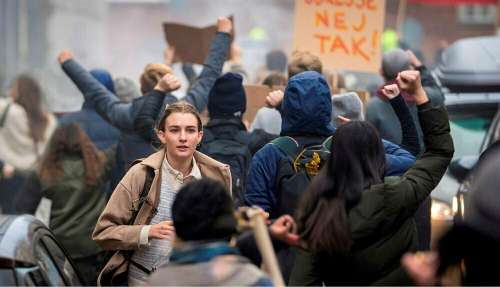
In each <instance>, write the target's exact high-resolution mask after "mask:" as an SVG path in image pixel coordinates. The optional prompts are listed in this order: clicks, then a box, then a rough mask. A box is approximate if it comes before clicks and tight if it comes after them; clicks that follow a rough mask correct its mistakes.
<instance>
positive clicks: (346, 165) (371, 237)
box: [290, 71, 454, 286]
mask: <svg viewBox="0 0 500 287" xmlns="http://www.w3.org/2000/svg"><path fill="white" fill-rule="evenodd" d="M397 85H398V86H399V87H401V89H404V90H405V91H406V92H408V93H409V94H411V95H413V96H414V99H415V103H416V104H417V107H418V111H419V120H420V124H421V126H422V130H423V133H424V140H425V151H424V153H423V154H422V156H421V157H420V158H419V159H418V160H417V161H416V163H415V164H414V165H413V166H412V167H411V168H410V169H409V170H408V171H407V172H406V173H405V174H404V175H403V176H402V177H400V178H399V177H398V178H394V177H392V178H391V177H387V176H386V175H387V173H386V172H384V170H385V168H384V166H385V165H386V164H387V162H386V156H385V155H384V148H383V144H382V140H381V137H380V135H379V134H378V132H377V130H376V128H375V127H374V126H373V125H372V124H370V123H368V122H361V121H353V122H350V123H347V124H345V125H343V126H341V127H340V128H339V129H338V130H337V131H336V132H335V137H334V141H333V144H332V147H331V156H330V159H329V161H328V164H327V166H326V167H325V168H324V169H323V170H322V171H321V172H320V174H319V175H318V176H317V177H315V178H314V180H313V181H312V182H311V184H310V185H309V187H308V189H307V190H306V191H305V192H304V196H303V198H302V199H301V202H300V206H299V208H298V212H297V214H296V219H297V226H298V228H297V230H298V234H299V235H300V238H301V240H302V242H303V244H302V245H303V246H305V247H306V248H305V249H306V250H305V251H300V252H299V253H298V254H297V258H296V261H295V266H294V268H293V271H292V276H291V278H290V285H298V286H305V285H307V286H318V285H320V286H321V285H325V286H331V285H358V286H359V285H361V286H366V285H382V286H392V285H411V284H413V283H412V282H411V281H409V278H408V275H407V274H406V273H405V272H404V270H403V268H402V267H401V264H400V259H401V256H402V255H403V254H405V253H406V252H408V251H414V250H416V248H417V243H418V237H417V230H416V224H415V221H414V219H413V217H414V214H415V212H416V211H417V208H418V207H419V205H420V204H421V203H422V201H424V200H425V198H426V197H427V196H428V195H429V194H430V192H431V191H432V190H433V189H434V188H435V187H436V185H437V184H438V183H439V181H440V180H441V178H442V176H443V175H444V173H445V172H446V169H447V167H448V165H449V163H450V160H451V158H452V156H453V152H454V147H453V140H452V138H451V136H450V126H449V122H448V115H447V112H446V109H445V108H444V107H434V106H433V105H432V104H431V103H430V101H429V98H428V97H427V94H426V92H425V91H424V89H423V88H422V84H421V81H420V74H419V72H418V71H403V72H401V73H400V75H399V76H398V77H397ZM384 89H385V87H384ZM394 90H395V89H392V91H394ZM388 94H389V93H387V94H386V95H388ZM390 94H391V96H390V98H392V97H393V96H396V95H397V94H398V93H395V92H392V93H390ZM398 97H401V96H398ZM431 284H432V283H431Z"/></svg>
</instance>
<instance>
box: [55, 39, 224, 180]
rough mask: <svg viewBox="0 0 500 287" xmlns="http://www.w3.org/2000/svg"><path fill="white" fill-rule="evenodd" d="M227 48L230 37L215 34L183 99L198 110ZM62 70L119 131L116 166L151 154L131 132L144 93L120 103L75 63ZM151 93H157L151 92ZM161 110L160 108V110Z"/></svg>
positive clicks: (148, 146)
mask: <svg viewBox="0 0 500 287" xmlns="http://www.w3.org/2000/svg"><path fill="white" fill-rule="evenodd" d="M229 46H230V36H229V34H227V33H222V32H218V33H216V35H215V37H214V40H213V42H212V46H211V48H210V51H209V53H208V55H207V58H206V59H205V63H204V67H203V70H202V72H201V75H200V76H199V78H198V79H197V81H196V82H195V83H194V84H193V86H192V87H191V89H190V90H189V91H188V93H187V95H186V97H185V98H184V100H186V101H187V102H189V103H191V104H193V105H194V106H195V107H196V108H197V109H198V110H203V109H204V108H205V106H206V105H207V101H208V93H209V91H210V89H211V88H212V86H213V84H214V82H215V80H216V79H217V78H218V77H219V75H220V73H221V71H222V66H223V64H224V61H225V59H226V56H227V54H228V51H229ZM62 67H63V70H64V71H65V72H66V74H67V75H68V76H69V77H70V78H71V80H72V81H73V82H74V83H75V84H76V86H77V87H78V89H79V90H80V91H81V92H82V93H83V95H84V97H85V100H86V101H88V102H89V103H91V104H92V105H93V106H94V107H95V109H96V111H97V113H98V114H99V115H100V116H101V117H103V118H104V119H105V120H106V121H108V122H109V123H110V124H112V125H113V126H114V127H116V128H118V129H119V130H120V131H121V136H120V143H119V146H118V152H119V153H120V154H121V155H122V156H123V162H121V163H118V164H119V165H121V166H122V167H123V169H122V171H123V172H122V174H123V173H124V171H125V168H126V167H128V166H129V164H130V163H131V162H133V161H134V160H135V159H138V158H144V157H147V156H148V155H150V154H151V153H153V151H154V150H153V148H152V146H151V144H150V142H149V141H145V140H143V139H142V138H141V136H140V135H139V134H137V133H136V132H135V130H134V120H135V119H136V117H137V115H138V113H139V111H140V110H141V108H142V106H143V104H144V100H145V98H147V97H148V96H150V94H146V95H145V96H143V97H140V98H137V99H134V100H133V101H132V102H130V103H125V102H121V101H120V99H118V97H116V96H115V95H114V94H113V93H111V92H109V91H108V90H106V89H105V88H104V87H103V86H102V85H101V84H100V83H99V82H98V81H97V80H95V79H94V78H93V77H92V76H91V75H90V74H89V73H88V71H86V70H85V69H84V68H82V67H81V66H80V65H79V64H78V63H77V62H76V61H75V60H68V61H66V62H64V63H63V65H62ZM150 93H158V92H157V91H152V92H150ZM175 101H177V98H175V97H174V96H173V95H167V96H165V97H164V101H163V106H166V105H167V104H169V103H172V102H175ZM161 111H163V109H161Z"/></svg>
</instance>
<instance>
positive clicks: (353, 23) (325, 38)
mask: <svg viewBox="0 0 500 287" xmlns="http://www.w3.org/2000/svg"><path fill="white" fill-rule="evenodd" d="M384 11H385V0H296V2H295V29H294V49H295V50H300V51H309V52H311V53H312V54H314V55H317V56H319V57H320V59H321V61H322V62H323V65H324V66H325V67H327V68H331V69H345V70H351V71H363V72H377V71H378V69H379V66H380V61H381V47H380V46H381V45H380V39H381V35H382V31H383V26H384V14H385V13H384Z"/></svg>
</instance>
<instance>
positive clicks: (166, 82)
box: [155, 73, 181, 93]
mask: <svg viewBox="0 0 500 287" xmlns="http://www.w3.org/2000/svg"><path fill="white" fill-rule="evenodd" d="M180 87H181V82H180V81H179V79H177V77H176V76H174V75H173V74H170V73H167V74H165V76H163V77H162V78H161V79H160V80H159V81H158V83H157V84H156V86H155V90H159V91H162V92H164V93H169V92H173V91H175V90H177V89H179V88H180Z"/></svg>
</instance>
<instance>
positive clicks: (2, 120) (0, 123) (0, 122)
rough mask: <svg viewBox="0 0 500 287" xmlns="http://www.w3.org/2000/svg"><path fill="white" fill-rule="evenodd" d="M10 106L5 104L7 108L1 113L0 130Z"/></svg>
mask: <svg viewBox="0 0 500 287" xmlns="http://www.w3.org/2000/svg"><path fill="white" fill-rule="evenodd" d="M11 105H12V104H11V103H9V104H7V107H5V110H4V111H3V114H2V117H1V118H0V128H1V127H3V125H4V124H5V120H6V119H7V114H8V112H9V109H10V106H11Z"/></svg>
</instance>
